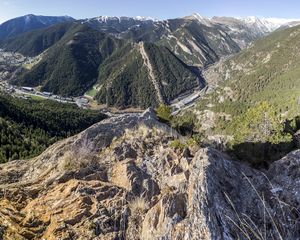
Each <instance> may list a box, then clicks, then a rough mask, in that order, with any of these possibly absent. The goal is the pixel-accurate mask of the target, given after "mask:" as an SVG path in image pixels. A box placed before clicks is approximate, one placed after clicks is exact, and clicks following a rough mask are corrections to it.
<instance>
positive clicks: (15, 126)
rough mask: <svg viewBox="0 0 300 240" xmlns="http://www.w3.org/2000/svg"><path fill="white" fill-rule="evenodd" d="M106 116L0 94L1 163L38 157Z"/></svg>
mask: <svg viewBox="0 0 300 240" xmlns="http://www.w3.org/2000/svg"><path fill="white" fill-rule="evenodd" d="M104 118H105V115H103V114H101V113H99V112H96V111H92V110H83V109H79V108H78V107H77V106H76V105H73V104H62V103H58V102H54V101H50V100H39V101H38V100H24V99H18V98H12V97H9V96H6V95H0V163H3V162H6V161H10V160H15V159H26V158H30V157H33V156H36V155H38V154H40V153H41V152H42V151H43V150H45V149H46V148H47V147H48V146H49V145H51V144H53V143H54V142H56V141H57V140H59V139H62V138H65V137H68V136H71V135H73V134H76V133H78V132H80V131H82V130H84V129H86V128H87V127H89V126H91V125H92V124H94V123H96V122H99V121H101V120H102V119H104Z"/></svg>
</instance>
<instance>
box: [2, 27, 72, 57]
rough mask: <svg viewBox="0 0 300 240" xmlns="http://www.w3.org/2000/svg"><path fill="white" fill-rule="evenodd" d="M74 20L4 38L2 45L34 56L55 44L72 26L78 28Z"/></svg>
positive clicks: (11, 50)
mask: <svg viewBox="0 0 300 240" xmlns="http://www.w3.org/2000/svg"><path fill="white" fill-rule="evenodd" d="M76 26H77V24H76V23H74V22H64V23H58V24H56V25H54V26H50V27H46V28H42V29H36V30H32V31H30V32H26V33H23V34H20V35H18V36H16V37H14V38H11V39H4V40H2V42H1V43H0V47H1V48H4V49H5V50H6V51H10V52H18V53H21V54H23V55H24V56H29V57H34V56H37V55H39V54H40V53H42V52H43V51H45V50H46V49H48V48H50V47H51V46H53V45H54V44H55V43H56V42H58V41H59V40H60V39H61V38H62V37H63V36H64V35H65V34H66V33H67V32H68V31H69V30H70V29H71V28H76Z"/></svg>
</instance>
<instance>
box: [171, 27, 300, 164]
mask: <svg viewBox="0 0 300 240" xmlns="http://www.w3.org/2000/svg"><path fill="white" fill-rule="evenodd" d="M299 34H300V26H297V27H293V28H288V29H283V30H278V31H275V32H273V33H272V34H270V35H268V36H266V37H264V38H261V39H259V40H257V41H255V42H254V43H253V44H252V45H251V46H250V47H248V48H247V49H245V50H243V51H241V52H240V53H239V54H237V55H235V56H232V57H231V58H228V59H225V60H223V61H221V62H219V63H217V64H216V65H214V66H211V67H210V68H208V69H207V70H206V71H204V72H203V77H204V79H205V81H206V82H207V84H208V86H209V90H208V91H207V94H205V95H204V96H202V98H201V100H200V101H199V102H198V103H197V105H196V106H195V107H192V108H191V109H189V110H186V111H183V112H182V113H181V115H180V116H178V119H176V121H175V123H174V125H175V126H177V128H179V129H180V128H182V127H184V126H188V127H190V128H191V129H192V132H195V133H197V137H199V141H200V142H204V143H205V144H215V145H216V146H218V147H220V148H221V149H223V150H224V149H225V150H226V151H229V152H233V153H234V154H235V155H236V157H237V158H239V159H244V160H245V159H248V160H249V161H252V163H253V164H254V165H257V164H261V163H262V162H264V161H266V162H265V163H264V164H265V165H268V164H269V161H274V160H277V159H279V158H280V157H282V156H283V155H284V154H286V153H287V152H290V151H291V150H293V149H295V148H296V144H295V142H294V139H295V138H294V134H295V133H296V131H297V129H298V127H299V100H300V99H299V89H300V81H299V77H298V76H299V72H300V65H299V62H300V55H299V54H298V52H299V51H298V49H299V48H300V41H299V36H300V35H299ZM204 143H203V144H204Z"/></svg>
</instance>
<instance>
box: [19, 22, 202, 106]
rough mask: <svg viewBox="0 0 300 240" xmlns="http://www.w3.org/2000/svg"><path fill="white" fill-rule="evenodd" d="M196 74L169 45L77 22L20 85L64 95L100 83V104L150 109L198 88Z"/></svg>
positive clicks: (22, 77)
mask: <svg viewBox="0 0 300 240" xmlns="http://www.w3.org/2000/svg"><path fill="white" fill-rule="evenodd" d="M54 27H55V28H57V26H54ZM54 27H52V28H54ZM46 31H47V32H49V29H47V30H46ZM43 32H44V30H43ZM50 32H51V31H50ZM144 46H146V47H145V48H144ZM198 78H199V76H198V73H197V71H196V70H194V69H193V68H191V67H189V66H187V65H186V64H185V63H183V62H182V61H181V60H179V59H178V58H177V57H176V56H175V55H174V54H173V53H172V52H170V51H169V50H168V49H167V48H165V47H162V46H156V45H154V44H152V43H148V44H145V45H144V44H140V45H139V44H136V43H131V42H127V41H126V40H121V39H117V38H115V37H113V36H111V35H109V34H106V33H102V32H99V31H96V30H94V29H93V28H91V27H89V26H87V25H85V24H74V25H73V26H72V27H70V28H69V30H68V31H67V33H65V34H64V35H63V37H62V38H61V39H60V40H59V41H58V42H56V44H54V45H53V46H52V47H51V48H49V49H48V50H47V55H46V57H44V58H43V59H42V60H41V61H40V62H38V63H37V65H35V66H33V68H32V69H30V70H27V71H25V72H24V74H23V75H22V76H20V78H19V79H17V82H16V84H21V85H26V86H42V89H43V90H44V91H50V92H53V93H55V94H60V95H66V96H70V95H71V96H73V95H77V96H78V95H82V94H84V93H85V92H86V91H88V90H89V89H90V88H92V87H93V86H94V85H97V86H98V94H97V96H96V99H97V100H98V101H99V103H104V104H107V105H108V106H117V107H123V108H124V107H130V106H134V107H142V108H146V107H148V106H157V105H158V104H159V103H161V102H169V101H170V100H172V99H174V98H175V97H177V96H179V95H180V94H182V93H184V92H186V91H188V90H192V89H194V88H196V87H199V86H200V81H199V79H198Z"/></svg>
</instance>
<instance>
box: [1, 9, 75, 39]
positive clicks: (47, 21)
mask: <svg viewBox="0 0 300 240" xmlns="http://www.w3.org/2000/svg"><path fill="white" fill-rule="evenodd" d="M66 21H74V19H73V18H72V17H69V16H62V17H49V16H36V15H33V14H29V15H25V16H22V17H18V18H14V19H11V20H9V21H7V22H4V23H2V24H1V25H0V39H5V38H12V37H15V36H17V35H19V34H21V33H25V32H29V31H32V30H34V29H39V28H44V27H48V26H51V25H54V24H57V23H61V22H66Z"/></svg>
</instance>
